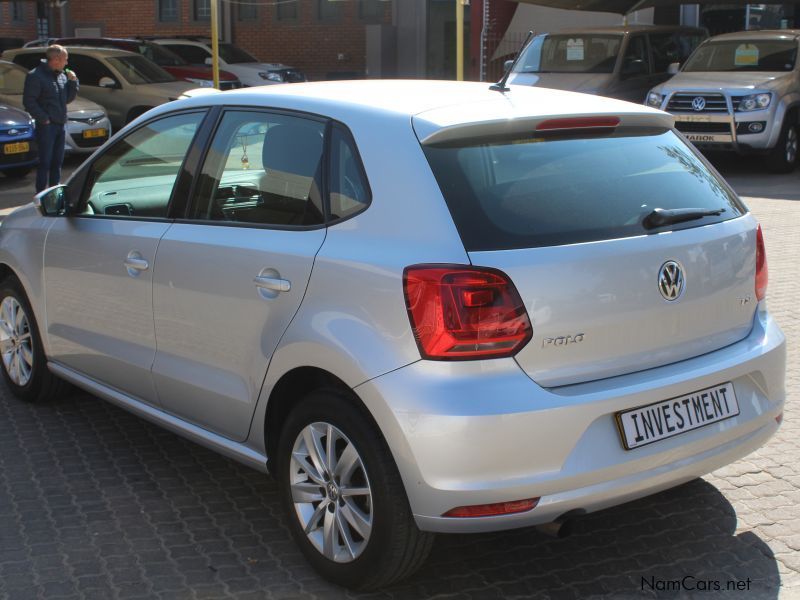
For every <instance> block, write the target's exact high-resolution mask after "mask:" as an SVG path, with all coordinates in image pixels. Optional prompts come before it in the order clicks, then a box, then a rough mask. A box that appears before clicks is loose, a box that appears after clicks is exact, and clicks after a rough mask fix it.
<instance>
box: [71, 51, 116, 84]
mask: <svg viewBox="0 0 800 600" xmlns="http://www.w3.org/2000/svg"><path fill="white" fill-rule="evenodd" d="M68 64H69V66H70V68H72V69H74V70H75V72H76V73H77V74H78V77H80V80H81V85H89V86H94V87H99V85H100V79H101V78H103V77H111V78H112V79H114V80H115V81H117V80H118V79H119V77H114V74H113V73H111V71H110V70H109V69H108V68H107V67H106V66H105V65H104V64H103V63H101V62H100V61H99V60H97V59H96V58H92V57H91V56H83V55H80V54H70V55H69V62H68Z"/></svg>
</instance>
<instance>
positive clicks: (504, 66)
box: [503, 60, 514, 74]
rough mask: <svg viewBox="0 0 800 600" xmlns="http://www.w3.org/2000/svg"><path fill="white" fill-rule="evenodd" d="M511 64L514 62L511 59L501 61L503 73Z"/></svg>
mask: <svg viewBox="0 0 800 600" xmlns="http://www.w3.org/2000/svg"><path fill="white" fill-rule="evenodd" d="M513 64H514V61H513V60H507V61H506V62H504V63H503V73H504V74H505V73H508V70H509V69H510V68H511V66H512V65H513Z"/></svg>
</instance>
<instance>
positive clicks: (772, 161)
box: [766, 114, 798, 173]
mask: <svg viewBox="0 0 800 600" xmlns="http://www.w3.org/2000/svg"><path fill="white" fill-rule="evenodd" d="M790 131H794V138H793V141H794V145H795V147H794V159H793V160H790V159H789V158H788V155H789V151H788V150H789V149H788V148H787V144H788V143H789V141H790V138H789V136H790ZM797 144H798V137H797V122H796V120H795V119H794V117H793V115H791V114H789V115H786V118H785V119H784V122H783V127H782V128H781V135H780V136H779V137H778V143H777V144H776V145H775V147H774V148H773V149H772V150H771V151H770V153H769V154H768V155H767V157H766V164H767V169H768V170H769V171H770V172H771V173H791V172H792V171H794V168H795V166H796V164H797Z"/></svg>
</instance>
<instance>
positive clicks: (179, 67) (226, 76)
mask: <svg viewBox="0 0 800 600" xmlns="http://www.w3.org/2000/svg"><path fill="white" fill-rule="evenodd" d="M53 43H54V44H61V45H62V46H90V47H93V48H118V49H120V50H127V51H128V52H135V53H136V54H141V55H142V56H144V57H145V58H149V59H150V60H152V61H153V62H154V63H156V64H157V65H158V66H159V67H161V68H162V69H164V70H165V71H167V72H168V73H172V74H173V75H174V76H175V77H176V78H177V79H182V80H183V81H188V82H189V83H194V84H196V85H198V86H200V87H213V86H214V76H213V74H212V73H211V67H209V66H207V65H190V64H189V63H188V62H186V61H185V60H184V59H183V58H181V57H180V56H179V55H177V54H175V53H174V52H172V51H171V50H169V49H168V48H165V47H164V46H162V45H160V44H156V43H154V42H149V41H147V40H139V39H127V38H58V39H55V40H53ZM219 87H220V89H221V90H233V89H236V88H240V87H242V82H241V81H239V78H238V77H236V75H234V74H233V73H231V72H230V71H224V70H220V72H219Z"/></svg>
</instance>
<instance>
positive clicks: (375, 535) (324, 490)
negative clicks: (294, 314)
mask: <svg viewBox="0 0 800 600" xmlns="http://www.w3.org/2000/svg"><path fill="white" fill-rule="evenodd" d="M357 402H358V400H357V399H355V398H353V397H352V396H350V395H349V394H348V393H346V392H343V391H340V390H338V389H324V390H318V391H315V392H311V393H310V394H308V395H307V396H306V397H304V398H303V399H302V400H301V401H300V402H299V403H298V405H297V406H296V407H295V408H294V410H293V411H292V412H291V413H290V414H289V416H288V418H287V419H286V422H285V424H284V426H283V429H282V431H281V435H280V439H279V441H278V447H277V453H276V454H277V456H276V458H277V463H278V464H277V469H276V471H277V473H276V475H277V478H278V482H279V483H278V485H279V488H280V496H281V501H282V503H283V506H284V510H285V512H286V515H287V518H288V521H289V529H290V530H291V532H292V536H293V537H294V539H295V541H296V542H297V544H298V546H299V547H300V550H301V552H302V553H303V555H304V556H305V557H306V559H307V560H308V562H309V563H311V565H312V566H313V567H314V568H315V569H316V570H317V571H318V572H319V573H320V574H321V575H322V576H323V577H325V578H326V579H328V580H329V581H331V582H333V583H336V584H338V585H342V586H345V587H348V588H355V589H375V588H379V587H383V586H386V585H389V584H391V583H394V582H396V581H399V580H400V579H403V578H405V577H408V576H409V575H411V574H412V573H413V572H414V571H416V570H417V569H418V568H419V567H420V566H421V565H422V563H423V562H424V561H425V559H426V558H427V556H428V554H429V553H430V550H431V547H432V545H433V539H434V535H433V534H431V533H426V532H422V531H420V530H419V529H418V528H417V526H416V524H415V523H414V519H413V517H412V514H411V509H410V507H409V504H408V499H407V497H406V493H405V488H404V487H403V483H402V481H401V479H400V474H399V472H398V470H397V466H396V465H395V463H394V460H393V458H392V456H391V453H390V452H389V448H388V446H387V445H386V442H385V440H384V439H383V437H382V436H381V434H380V432H379V431H378V429H377V426H376V425H375V424H374V422H372V420H371V419H370V418H369V417H368V416H366V415H365V414H364V413H363V412H362V411H361V410H360V408H359V407H358V406H357ZM328 432H330V433H328ZM329 435H330V438H331V439H332V440H335V441H334V452H333V453H332V454H333V456H334V461H333V463H334V465H335V466H333V465H330V466H333V468H330V466H329V465H328V464H327V462H326V461H327V458H326V456H327V455H326V453H325V451H326V450H327V445H328V436H329ZM315 439H316V440H317V442H318V443H319V448H320V450H321V453H315V452H310V451H309V450H308V448H309V447H313V446H314V441H313V440H315ZM307 441H308V442H309V443H307ZM312 454H314V456H312ZM316 460H319V461H321V463H317V464H322V465H324V466H323V469H321V471H322V473H320V470H318V469H317V468H316V467H315V466H314V464H315V461H316ZM343 465H344V466H343ZM347 465H350V467H349V468H348V467H347ZM353 465H354V466H353ZM336 467H340V469H337V468H336ZM328 469H330V471H331V472H332V473H333V476H331V475H329V474H328V471H327V470H328ZM312 477H313V478H312ZM326 482H327V483H332V484H333V488H334V489H333V490H331V489H330V487H329V486H328V485H327V483H326ZM322 483H326V485H325V486H324V487H323V486H322V485H320V484H322ZM293 484H294V486H293ZM337 486H338V487H337ZM293 487H294V490H295V491H294V492H293ZM315 488H316V489H315ZM365 491H366V492H367V493H365ZM352 492H360V493H359V494H353V495H350V494H351V493H352ZM293 493H294V494H296V496H295V497H293ZM315 499H316V503H315ZM295 501H298V502H297V503H295ZM354 522H355V523H356V524H357V525H358V527H354V526H353V525H352V524H353V523H354ZM326 528H329V530H330V531H331V532H332V533H331V536H330V537H328V538H326V535H325V533H326ZM306 531H308V533H306ZM362 533H363V534H365V535H361V534H362ZM328 540H330V541H328ZM326 544H327V546H326Z"/></svg>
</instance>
